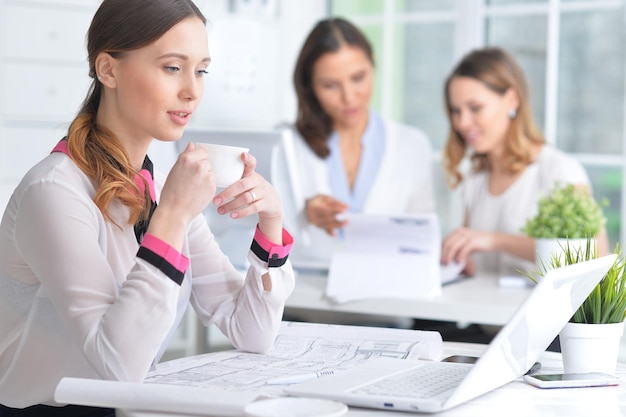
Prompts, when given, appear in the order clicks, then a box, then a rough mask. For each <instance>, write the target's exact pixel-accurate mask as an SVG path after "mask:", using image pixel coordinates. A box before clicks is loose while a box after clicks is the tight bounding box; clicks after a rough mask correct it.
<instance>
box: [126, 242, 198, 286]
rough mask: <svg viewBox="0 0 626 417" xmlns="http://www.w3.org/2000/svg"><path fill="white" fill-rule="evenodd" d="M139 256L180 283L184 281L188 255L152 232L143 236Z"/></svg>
mask: <svg viewBox="0 0 626 417" xmlns="http://www.w3.org/2000/svg"><path fill="white" fill-rule="evenodd" d="M137 256H138V257H139V258H141V259H143V260H144V261H146V262H148V263H150V264H152V265H154V266H155V267H157V268H159V269H160V270H161V272H163V273H164V274H165V275H167V276H168V277H169V278H170V279H171V280H172V281H174V282H176V283H177V284H178V285H180V284H181V283H182V282H183V278H184V277H185V271H186V270H187V268H188V267H189V259H188V258H187V257H185V256H184V255H182V254H181V253H180V252H178V251H177V250H176V249H174V248H172V247H171V246H170V245H168V244H167V243H165V242H163V241H162V240H161V239H159V238H158V237H156V236H154V235H152V234H150V233H146V234H145V236H144V237H143V241H142V242H141V246H140V247H139V250H138V251H137Z"/></svg>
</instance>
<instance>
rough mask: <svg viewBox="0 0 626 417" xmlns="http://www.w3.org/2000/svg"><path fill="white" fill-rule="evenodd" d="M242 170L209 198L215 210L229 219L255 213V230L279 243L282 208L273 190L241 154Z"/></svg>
mask: <svg viewBox="0 0 626 417" xmlns="http://www.w3.org/2000/svg"><path fill="white" fill-rule="evenodd" d="M241 159H242V160H243V163H244V171H243V174H242V176H241V179H240V180H238V181H236V182H235V183H233V184H232V185H231V186H229V187H228V188H226V189H225V190H224V191H222V192H221V193H219V194H218V195H216V196H215V198H214V199H213V204H215V206H216V207H217V212H218V213H219V214H221V215H230V217H231V218H233V219H239V218H243V217H247V216H250V215H253V214H255V213H256V214H258V216H259V229H260V230H261V233H263V234H264V235H265V237H267V238H268V239H269V240H271V241H272V242H274V243H277V244H282V230H283V209H282V205H281V202H280V196H279V195H278V192H277V191H276V189H275V188H274V187H273V186H272V185H271V184H270V183H269V182H268V181H267V180H266V179H265V178H263V177H262V176H261V175H260V174H259V173H257V172H256V171H255V170H254V169H255V168H256V159H255V158H254V157H253V156H252V155H250V154H248V153H242V154H241Z"/></svg>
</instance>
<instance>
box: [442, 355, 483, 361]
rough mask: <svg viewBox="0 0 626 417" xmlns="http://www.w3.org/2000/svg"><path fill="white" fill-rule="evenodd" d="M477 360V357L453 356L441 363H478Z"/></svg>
mask: <svg viewBox="0 0 626 417" xmlns="http://www.w3.org/2000/svg"><path fill="white" fill-rule="evenodd" d="M477 360H478V357H477V356H465V355H452V356H448V357H447V358H444V359H442V360H441V362H456V363H476V361H477Z"/></svg>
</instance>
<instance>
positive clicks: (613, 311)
mask: <svg viewBox="0 0 626 417" xmlns="http://www.w3.org/2000/svg"><path fill="white" fill-rule="evenodd" d="M592 242H593V239H591V238H587V242H586V245H584V246H583V247H579V248H574V247H572V246H570V245H569V243H568V244H566V245H565V247H563V246H562V249H563V252H562V254H561V255H559V254H554V255H553V256H552V257H551V258H550V259H549V260H548V261H547V262H543V261H541V262H538V263H537V270H535V271H527V272H523V273H524V275H526V276H527V277H528V278H530V279H532V280H533V281H534V282H537V281H538V280H539V279H541V277H543V276H544V275H545V274H546V273H547V272H548V271H549V270H550V269H554V268H560V267H562V266H565V265H572V264H577V263H579V262H584V261H588V260H591V259H594V258H596V255H595V254H596V253H598V251H597V247H596V245H595V243H592ZM614 253H616V254H617V255H618V256H617V259H616V260H615V262H614V263H613V265H612V266H611V268H610V269H609V271H608V272H607V273H606V275H605V276H604V277H603V278H602V280H601V281H600V282H599V283H598V285H596V287H595V288H594V289H593V291H592V292H591V294H589V296H588V297H587V298H586V299H585V301H584V302H583V304H582V305H581V306H580V307H579V308H578V310H576V312H575V313H574V315H573V316H572V318H571V319H570V322H572V323H590V324H607V323H621V322H622V321H624V318H626V269H625V265H626V263H625V261H624V258H623V257H622V247H621V246H620V245H617V246H616V247H615V250H614Z"/></svg>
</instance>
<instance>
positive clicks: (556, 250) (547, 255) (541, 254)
mask: <svg viewBox="0 0 626 417" xmlns="http://www.w3.org/2000/svg"><path fill="white" fill-rule="evenodd" d="M595 244H596V243H595V239H592V240H591V251H592V253H594V252H595ZM568 245H569V248H570V250H572V249H573V250H579V249H580V250H581V251H582V252H583V253H584V251H585V248H586V246H587V239H585V238H582V239H567V238H554V239H539V238H538V239H535V262H536V263H537V264H539V265H543V266H545V268H546V270H548V269H552V268H551V267H550V265H551V264H552V258H553V257H554V256H559V257H560V258H561V264H564V257H563V255H562V254H563V251H564V249H567V247H568ZM594 255H595V254H594Z"/></svg>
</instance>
